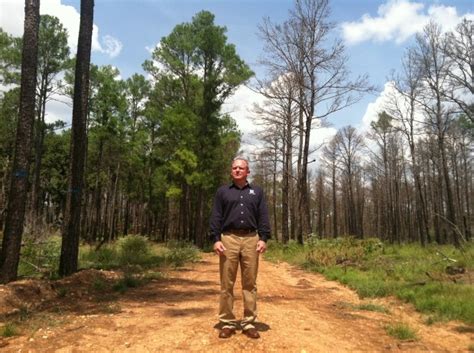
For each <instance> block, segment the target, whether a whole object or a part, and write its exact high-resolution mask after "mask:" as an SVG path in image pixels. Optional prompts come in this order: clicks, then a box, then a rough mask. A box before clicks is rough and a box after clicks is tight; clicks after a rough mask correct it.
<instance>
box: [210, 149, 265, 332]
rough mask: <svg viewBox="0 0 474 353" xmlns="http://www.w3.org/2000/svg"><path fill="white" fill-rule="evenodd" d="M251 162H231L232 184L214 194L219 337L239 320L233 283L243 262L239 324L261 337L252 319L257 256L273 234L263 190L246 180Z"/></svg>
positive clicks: (213, 232)
mask: <svg viewBox="0 0 474 353" xmlns="http://www.w3.org/2000/svg"><path fill="white" fill-rule="evenodd" d="M249 174H250V170H249V165H248V161H247V160H246V159H244V158H240V157H238V158H235V159H234V160H233V162H232V171H231V176H232V183H231V184H230V185H224V186H221V187H220V188H219V189H218V190H217V193H216V195H215V198H214V205H213V208H212V215H211V220H210V228H211V236H212V239H213V241H214V251H215V252H216V254H218V255H219V270H220V281H221V294H220V303H219V320H220V322H221V323H222V324H223V327H222V329H221V331H220V333H219V337H220V338H229V337H231V336H232V335H233V334H234V333H235V330H236V327H237V320H236V318H235V316H234V314H233V307H234V283H235V279H236V277H237V270H238V267H239V264H240V268H241V273H242V294H243V299H244V317H243V319H242V321H241V324H240V326H241V327H242V329H243V333H244V334H246V335H247V336H248V337H250V338H259V337H260V334H259V333H258V331H257V329H256V328H255V326H253V322H254V321H255V319H256V317H257V272H258V258H259V255H260V254H262V253H264V252H265V250H266V248H267V246H266V241H267V239H268V238H269V237H270V222H269V219H268V209H267V205H266V202H265V197H264V195H263V191H262V189H261V188H259V187H258V186H254V185H252V184H250V183H249V182H248V181H247V175H249Z"/></svg>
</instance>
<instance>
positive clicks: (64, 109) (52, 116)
mask: <svg viewBox="0 0 474 353" xmlns="http://www.w3.org/2000/svg"><path fill="white" fill-rule="evenodd" d="M47 104H48V106H47V109H46V117H45V121H46V122H47V123H53V122H55V121H57V120H61V121H64V122H65V123H66V124H67V125H70V124H71V120H72V99H71V98H69V97H65V96H61V95H57V94H55V95H53V96H52V97H51V100H49V101H48V103H47Z"/></svg>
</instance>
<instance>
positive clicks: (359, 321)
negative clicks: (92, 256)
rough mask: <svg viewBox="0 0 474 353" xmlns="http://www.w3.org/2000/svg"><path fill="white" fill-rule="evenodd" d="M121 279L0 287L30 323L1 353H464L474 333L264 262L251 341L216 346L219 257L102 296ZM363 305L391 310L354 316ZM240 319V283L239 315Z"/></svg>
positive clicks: (91, 276) (6, 304) (0, 295)
mask: <svg viewBox="0 0 474 353" xmlns="http://www.w3.org/2000/svg"><path fill="white" fill-rule="evenodd" d="M119 276H120V274H117V273H115V272H111V271H96V270H85V271H81V272H79V273H77V274H75V275H73V276H71V277H68V278H66V279H63V280H60V281H54V282H51V284H49V285H46V284H45V285H43V284H41V281H32V280H24V281H18V282H14V283H12V284H9V285H8V286H0V313H2V310H3V314H4V317H8V313H7V311H8V310H11V309H12V308H16V309H15V310H14V311H16V315H17V316H18V315H23V316H28V318H27V320H26V321H27V322H28V324H27V325H26V324H25V325H22V328H21V331H20V335H18V336H13V337H8V338H5V337H4V338H0V351H4V352H244V351H245V352H298V353H301V352H382V351H383V352H385V351H387V352H391V351H395V352H398V351H403V352H467V351H469V349H472V347H474V329H473V327H469V326H467V325H464V324H462V323H459V322H448V323H446V322H443V323H440V322H437V323H434V324H432V325H426V324H425V320H426V317H424V316H423V315H421V314H419V313H417V312H416V311H415V310H414V309H413V308H412V307H411V306H409V305H407V304H402V303H400V301H398V300H396V299H395V298H383V299H375V300H374V299H372V300H361V299H359V297H358V296H357V294H355V293H354V292H353V291H352V290H350V289H348V288H346V287H344V286H343V285H341V284H339V283H336V282H332V281H328V280H326V279H324V277H322V276H321V275H318V274H314V273H307V272H304V271H302V270H300V269H297V268H295V267H293V266H290V265H288V264H286V263H278V264H275V263H271V262H268V261H265V260H262V261H261V263H260V269H259V279H258V286H259V301H258V308H259V317H258V323H257V325H256V326H257V329H258V330H259V331H260V333H261V338H260V339H257V340H252V339H250V338H247V337H246V336H245V335H243V334H241V332H240V331H238V332H237V334H236V335H234V336H232V337H231V338H230V339H219V338H218V329H219V326H218V325H217V307H218V294H219V280H218V257H217V256H216V255H213V254H204V255H203V256H202V258H201V260H200V261H198V262H197V263H193V264H189V265H186V266H185V267H184V268H180V269H177V270H170V271H169V272H167V273H166V275H165V276H164V278H156V279H152V280H151V281H149V282H148V283H146V284H144V285H142V286H139V287H137V288H130V289H128V290H127V291H126V292H125V293H123V294H118V293H117V292H112V291H107V290H106V289H104V287H103V285H101V283H104V282H101V281H102V280H98V278H99V279H100V278H103V279H105V280H112V279H114V278H115V279H116V278H117V277H119ZM22 301H23V302H24V304H23V306H21V305H22V304H21V303H22ZM33 303H36V309H34V310H33V309H32V305H33ZM363 303H371V304H376V305H378V306H383V307H385V308H386V309H387V310H388V312H387V313H381V312H374V311H365V310H360V309H357V307H358V306H359V305H360V304H363ZM26 305H28V306H26ZM18 308H19V309H18ZM241 312H242V296H241V293H240V281H238V282H237V284H236V305H235V313H236V314H238V315H239V314H241ZM5 315H6V316H5ZM10 315H11V313H10ZM395 323H405V324H407V325H409V327H411V328H412V329H414V330H416V333H417V339H415V340H411V341H400V340H397V339H396V338H393V337H391V336H389V335H388V334H387V332H386V329H385V328H386V327H387V325H390V324H395Z"/></svg>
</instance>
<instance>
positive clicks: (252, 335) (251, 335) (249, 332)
mask: <svg viewBox="0 0 474 353" xmlns="http://www.w3.org/2000/svg"><path fill="white" fill-rule="evenodd" d="M242 333H243V334H245V335H246V336H247V337H249V338H260V334H259V333H258V331H257V329H256V328H253V327H252V328H249V329H247V330H243V331H242Z"/></svg>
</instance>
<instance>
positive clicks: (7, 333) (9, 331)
mask: <svg viewBox="0 0 474 353" xmlns="http://www.w3.org/2000/svg"><path fill="white" fill-rule="evenodd" d="M16 335H18V329H17V328H16V326H15V325H14V324H12V323H11V322H7V323H6V324H5V326H3V327H2V329H1V334H0V336H2V337H12V336H16Z"/></svg>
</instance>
